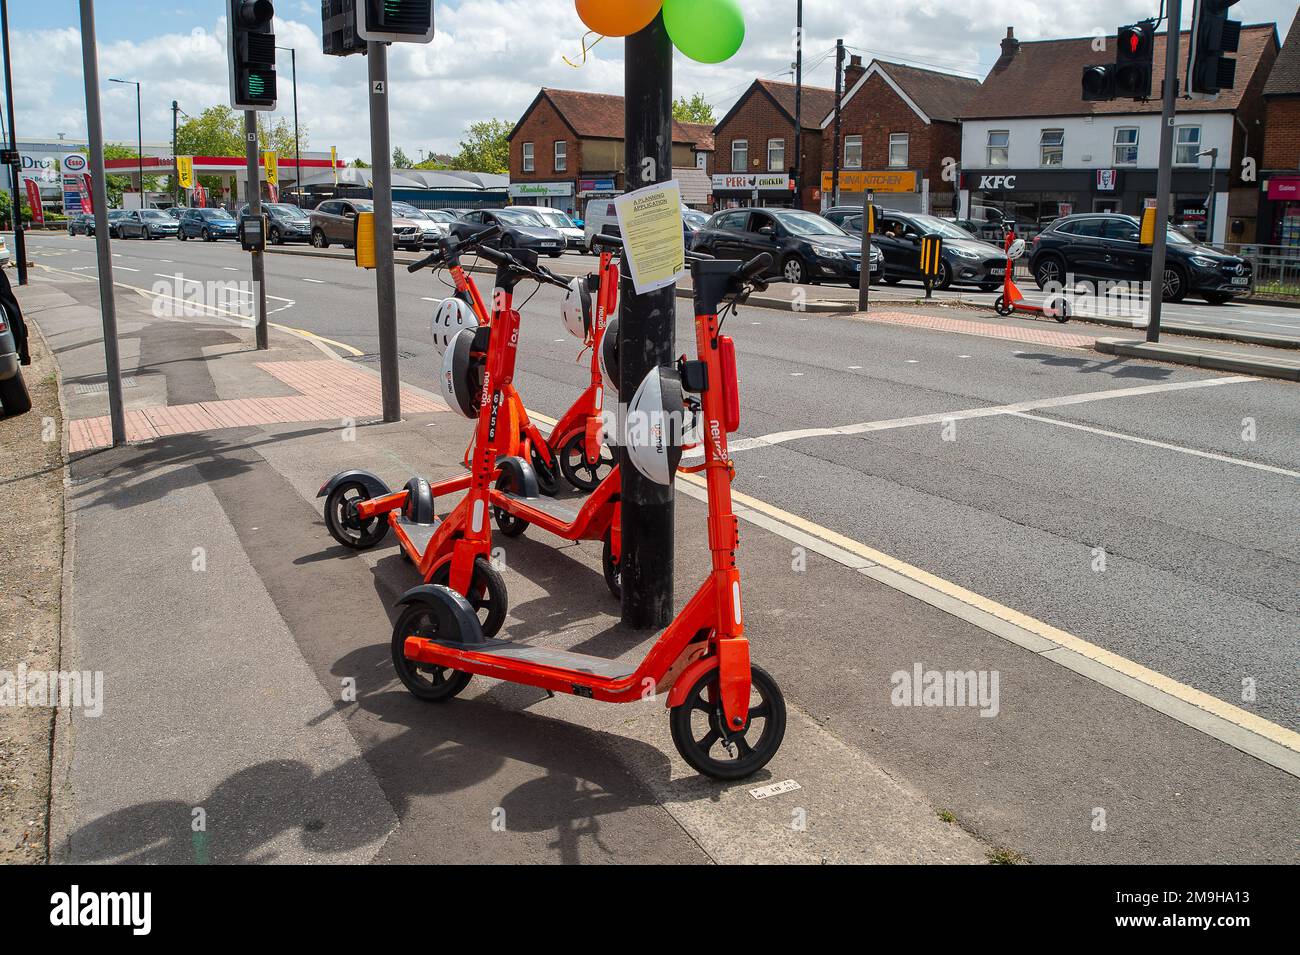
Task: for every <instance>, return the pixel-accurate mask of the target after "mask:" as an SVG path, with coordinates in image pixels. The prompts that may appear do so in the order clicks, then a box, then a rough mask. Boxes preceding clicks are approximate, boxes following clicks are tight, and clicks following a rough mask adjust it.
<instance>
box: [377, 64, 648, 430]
mask: <svg viewBox="0 0 1300 955" xmlns="http://www.w3.org/2000/svg"><path fill="white" fill-rule="evenodd" d="M366 52H367V54H368V55H367V56H366V60H367V61H368V64H367V65H368V69H369V73H370V157H371V158H370V161H371V164H372V167H373V178H372V180H371V182H372V183H373V188H372V190H371V195H372V196H373V197H374V203H375V299H376V301H377V303H378V306H379V388H380V393H381V395H382V396H383V402H384V420H385V421H400V420H402V399H401V380H400V378H399V377H398V373H397V291H396V283H395V279H394V276H393V176H392V168H393V155H392V150H391V149H390V148H389V139H388V46H387V44H384V43H379V42H376V41H374V40H372V41H370V42H369V43H367V44H366ZM669 138H670V139H671V138H672V137H671V136H670V137H669Z"/></svg>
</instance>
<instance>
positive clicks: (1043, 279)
mask: <svg viewBox="0 0 1300 955" xmlns="http://www.w3.org/2000/svg"><path fill="white" fill-rule="evenodd" d="M1034 283H1035V284H1036V285H1037V286H1038V287H1039V288H1040V289H1042V288H1046V287H1047V285H1048V283H1055V284H1057V285H1063V284H1064V283H1065V262H1064V261H1062V260H1061V257H1060V256H1058V255H1045V256H1043V257H1042V258H1041V259H1039V260H1038V264H1037V265H1035V266H1034Z"/></svg>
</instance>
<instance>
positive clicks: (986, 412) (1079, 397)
mask: <svg viewBox="0 0 1300 955" xmlns="http://www.w3.org/2000/svg"><path fill="white" fill-rule="evenodd" d="M1253 381H1259V379H1258V378H1252V377H1251V376H1249V375H1230V376H1227V377H1223V378H1201V379H1197V380H1196V381H1169V382H1163V383H1161V384H1158V385H1137V386H1135V387H1133V388H1110V389H1107V390H1105V391H1085V392H1083V393H1082V394H1076V395H1061V396H1059V397H1056V398H1035V399H1033V400H1030V401H1017V402H1015V403H1014V404H1009V405H988V406H985V407H983V408H966V409H964V410H961V411H941V412H938V413H937V414H926V415H915V416H913V417H910V418H888V419H885V420H883V421H863V422H861V423H859V424H846V425H841V426H839V427H837V428H803V429H800V430H798V431H776V432H773V433H772V434H765V435H761V436H759V437H757V438H741V439H740V440H738V441H736V442H734V443H733V444H732V445H731V447H730V450H731V451H750V450H753V449H754V448H765V447H770V446H771V445H776V444H785V443H786V442H788V441H799V440H801V439H803V438H827V437H835V436H837V435H851V434H866V433H868V432H871V431H890V430H892V429H894V428H912V427H916V426H917V425H926V424H945V423H947V422H949V421H957V420H964V419H967V418H988V417H994V416H996V415H1012V414H1019V413H1021V412H1026V411H1039V410H1041V409H1043V408H1061V407H1066V406H1068V405H1078V404H1085V403H1087V402H1091V401H1105V400H1107V399H1110V398H1134V397H1137V396H1139V395H1151V394H1159V393H1161V392H1165V391H1184V390H1187V389H1189V388H1213V387H1217V386H1218V385H1238V384H1244V383H1246V382H1253ZM692 453H693V454H694V455H695V456H699V455H700V454H702V453H703V452H702V451H700V449H698V448H697V449H695V450H694V452H692Z"/></svg>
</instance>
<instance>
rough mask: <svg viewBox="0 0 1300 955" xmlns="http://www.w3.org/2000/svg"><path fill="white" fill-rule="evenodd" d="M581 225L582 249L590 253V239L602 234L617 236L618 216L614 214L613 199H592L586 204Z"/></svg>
mask: <svg viewBox="0 0 1300 955" xmlns="http://www.w3.org/2000/svg"><path fill="white" fill-rule="evenodd" d="M583 220H584V221H583V223H582V245H583V249H584V250H585V251H586V252H588V253H590V252H591V237H592V236H593V235H600V234H602V233H609V234H612V235H619V231H618V216H617V215H615V214H614V200H613V199H592V200H590V201H589V202H588V203H587V212H586V215H585V216H584V217H583ZM606 227H608V228H606Z"/></svg>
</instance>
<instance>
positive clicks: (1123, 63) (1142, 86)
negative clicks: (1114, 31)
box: [1115, 20, 1156, 100]
mask: <svg viewBox="0 0 1300 955" xmlns="http://www.w3.org/2000/svg"><path fill="white" fill-rule="evenodd" d="M1116 41H1117V49H1116V51H1115V96H1116V97H1117V98H1121V99H1138V100H1142V99H1150V98H1151V66H1152V63H1153V62H1154V60H1155V53H1156V48H1155V47H1156V25H1155V23H1153V22H1152V21H1150V20H1143V21H1142V22H1141V23H1134V24H1133V25H1131V26H1126V27H1120V28H1119V33H1118V35H1117V36H1116Z"/></svg>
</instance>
